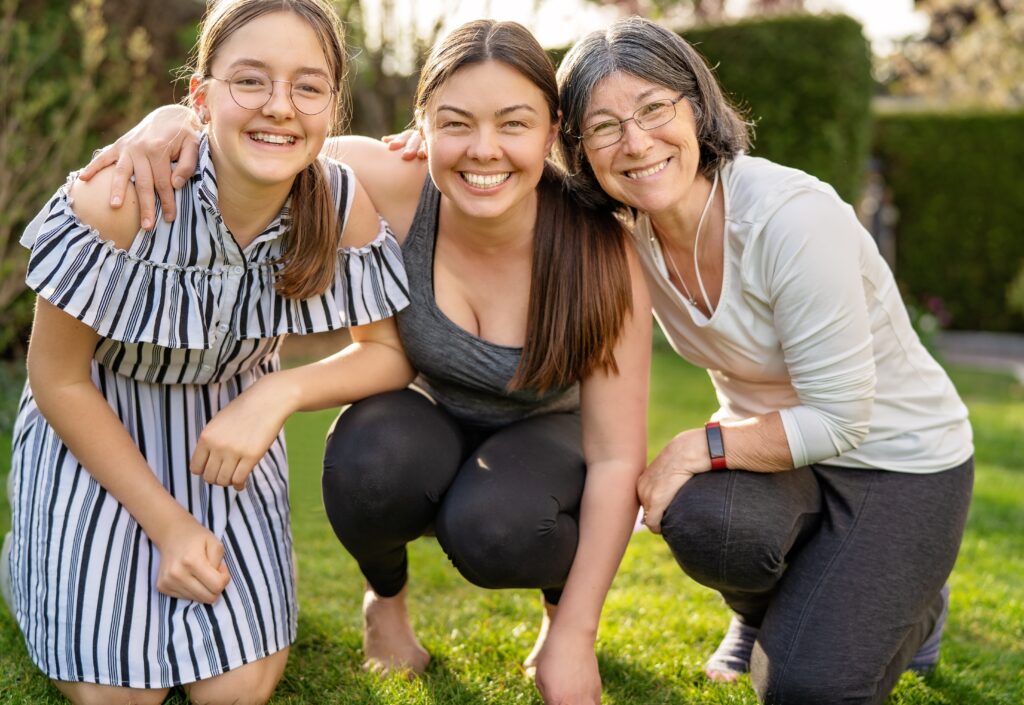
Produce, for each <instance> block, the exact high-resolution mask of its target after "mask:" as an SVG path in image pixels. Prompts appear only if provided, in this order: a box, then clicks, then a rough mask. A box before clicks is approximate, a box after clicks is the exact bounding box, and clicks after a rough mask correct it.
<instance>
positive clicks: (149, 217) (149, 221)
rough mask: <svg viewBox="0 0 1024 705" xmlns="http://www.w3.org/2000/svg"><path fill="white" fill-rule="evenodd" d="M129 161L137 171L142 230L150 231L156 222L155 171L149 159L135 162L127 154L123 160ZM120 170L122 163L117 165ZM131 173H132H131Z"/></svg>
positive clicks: (136, 183) (136, 179)
mask: <svg viewBox="0 0 1024 705" xmlns="http://www.w3.org/2000/svg"><path fill="white" fill-rule="evenodd" d="M126 158H127V159H129V160H130V163H131V165H132V166H133V167H134V169H135V192H136V195H137V196H138V198H139V217H140V219H141V221H142V229H143V230H149V229H150V228H152V227H153V223H154V222H155V220H156V192H155V191H154V190H153V171H152V169H151V168H150V165H149V160H148V159H145V158H143V159H140V160H138V161H135V160H134V159H132V158H131V157H130V156H128V155H127V154H125V156H124V157H122V159H126ZM117 167H118V170H120V169H121V162H120V161H118V163H117ZM129 173H130V172H129Z"/></svg>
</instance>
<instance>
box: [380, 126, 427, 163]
mask: <svg viewBox="0 0 1024 705" xmlns="http://www.w3.org/2000/svg"><path fill="white" fill-rule="evenodd" d="M380 141H381V142H383V143H384V144H386V145H387V146H388V149H390V150H391V151H392V152H397V151H398V150H402V159H404V160H406V161H407V162H411V161H413V160H414V159H426V158H427V143H426V142H424V141H423V137H422V136H421V135H420V133H419V130H413V129H411V128H410V129H408V130H405V131H403V132H399V133H398V134H397V135H384V136H383V137H381V138H380Z"/></svg>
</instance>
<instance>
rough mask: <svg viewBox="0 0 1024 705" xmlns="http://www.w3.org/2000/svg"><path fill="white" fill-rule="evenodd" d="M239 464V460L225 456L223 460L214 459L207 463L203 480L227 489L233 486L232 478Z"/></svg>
mask: <svg viewBox="0 0 1024 705" xmlns="http://www.w3.org/2000/svg"><path fill="white" fill-rule="evenodd" d="M238 463H239V461H238V460H237V458H233V457H231V456H225V457H223V458H217V457H214V458H213V459H212V460H208V461H206V470H205V471H204V472H203V479H204V480H206V481H207V482H209V483H210V484H211V485H220V486H221V487H227V486H228V485H230V484H232V481H231V478H232V477H234V474H235V469H236V468H237V467H238Z"/></svg>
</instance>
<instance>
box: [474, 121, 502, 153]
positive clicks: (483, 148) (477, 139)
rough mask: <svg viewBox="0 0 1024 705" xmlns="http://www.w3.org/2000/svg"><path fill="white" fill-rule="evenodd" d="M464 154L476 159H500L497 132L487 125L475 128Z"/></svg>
mask: <svg viewBox="0 0 1024 705" xmlns="http://www.w3.org/2000/svg"><path fill="white" fill-rule="evenodd" d="M466 155H467V156H468V157H469V158H470V159H476V160H477V161H493V160H495V159H501V145H500V144H499V142H498V134H497V132H496V131H495V130H494V129H492V128H490V127H488V126H481V127H480V128H479V129H477V130H476V133H475V134H474V136H473V140H472V143H471V144H470V145H469V149H467V150H466Z"/></svg>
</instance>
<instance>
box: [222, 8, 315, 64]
mask: <svg viewBox="0 0 1024 705" xmlns="http://www.w3.org/2000/svg"><path fill="white" fill-rule="evenodd" d="M238 62H250V63H260V64H263V65H264V66H266V67H268V68H270V69H275V70H282V71H286V72H289V73H302V72H304V71H307V70H315V71H322V72H326V73H328V74H330V73H331V67H330V65H329V63H328V60H327V56H326V55H325V54H324V50H323V47H322V45H321V37H320V35H319V34H318V33H317V31H316V30H315V29H314V28H313V27H312V25H310V24H309V22H308V21H306V20H305V19H304V18H302V17H300V16H299V15H297V14H295V13H294V12H289V11H287V10H282V11H278V12H272V13H268V14H266V15H261V16H260V17H256V18H254V19H252V20H250V21H248V22H246V23H245V24H244V25H242V26H241V27H239V28H238V29H236V30H235V31H234V32H232V33H231V35H230V36H228V37H227V38H226V39H225V40H224V42H223V43H222V44H221V46H220V47H219V48H218V49H217V53H216V55H215V56H214V57H213V62H212V64H213V65H215V66H217V67H218V68H222V67H227V66H229V65H232V64H235V63H238Z"/></svg>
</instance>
